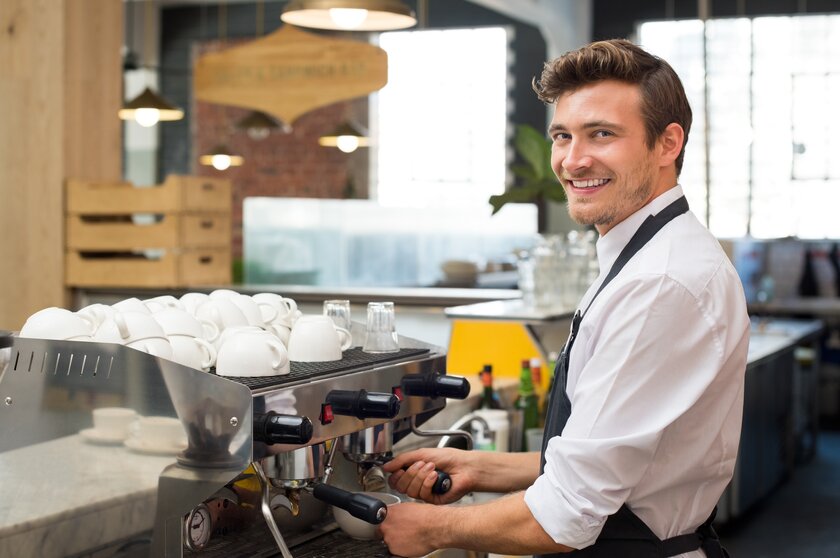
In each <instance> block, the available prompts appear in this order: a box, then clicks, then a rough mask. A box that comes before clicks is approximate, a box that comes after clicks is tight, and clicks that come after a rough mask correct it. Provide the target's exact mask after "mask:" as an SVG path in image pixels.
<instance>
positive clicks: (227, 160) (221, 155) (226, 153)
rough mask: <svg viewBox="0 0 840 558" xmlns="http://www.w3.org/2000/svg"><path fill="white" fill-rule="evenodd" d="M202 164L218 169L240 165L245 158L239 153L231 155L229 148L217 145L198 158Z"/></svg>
mask: <svg viewBox="0 0 840 558" xmlns="http://www.w3.org/2000/svg"><path fill="white" fill-rule="evenodd" d="M198 162H199V163H201V164H202V165H207V166H210V167H213V168H214V169H216V170H218V171H223V170H227V169H229V168H230V167H241V166H242V164H243V163H244V162H245V159H244V158H243V157H242V156H240V155H231V153H230V149H228V148H227V147H225V146H224V145H217V146H216V147H215V148H214V149H212V150H210V153H207V154H206V155H202V156H201V157H199V158H198Z"/></svg>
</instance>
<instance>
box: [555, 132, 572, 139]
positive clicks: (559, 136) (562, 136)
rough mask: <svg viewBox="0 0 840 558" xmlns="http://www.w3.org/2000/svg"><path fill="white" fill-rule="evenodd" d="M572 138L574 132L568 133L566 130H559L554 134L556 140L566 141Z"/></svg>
mask: <svg viewBox="0 0 840 558" xmlns="http://www.w3.org/2000/svg"><path fill="white" fill-rule="evenodd" d="M569 139H572V134H567V133H565V132H558V133H557V134H555V135H554V141H565V140H569Z"/></svg>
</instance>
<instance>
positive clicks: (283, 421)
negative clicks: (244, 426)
mask: <svg viewBox="0 0 840 558" xmlns="http://www.w3.org/2000/svg"><path fill="white" fill-rule="evenodd" d="M311 439H312V421H311V420H309V418H308V417H299V416H295V415H280V414H278V413H275V412H274V411H269V412H268V413H266V414H264V415H255V416H254V440H256V441H258V442H265V443H266V444H269V445H271V444H305V443H307V442H308V441H309V440H311Z"/></svg>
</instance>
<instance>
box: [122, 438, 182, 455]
mask: <svg viewBox="0 0 840 558" xmlns="http://www.w3.org/2000/svg"><path fill="white" fill-rule="evenodd" d="M125 447H127V448H128V449H130V450H131V451H136V452H137V453H145V454H148V455H175V454H176V453H178V452H180V451H183V450H185V449H186V448H187V445H186V444H184V443H180V444H173V445H165V446H164V445H160V444H154V443H151V442H147V441H146V440H141V439H139V438H129V439H128V440H126V441H125Z"/></svg>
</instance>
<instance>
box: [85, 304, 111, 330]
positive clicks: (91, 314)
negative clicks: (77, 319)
mask: <svg viewBox="0 0 840 558" xmlns="http://www.w3.org/2000/svg"><path fill="white" fill-rule="evenodd" d="M116 312H117V311H116V310H114V309H113V308H112V307H111V306H108V305H107V304H99V303H96V304H90V305H88V306H85V307H84V308H82V309H81V310H78V311H77V312H76V314H78V315H79V316H82V317H83V318H85V319H88V320H90V321H91V322H93V328H94V329H93V333H91V335H93V334H95V333H96V330H97V329H99V326H100V325H101V324H102V322H104V321H105V320H106V319H107V318H110V317H111V316H113V315H114V314H115V313H116Z"/></svg>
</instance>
